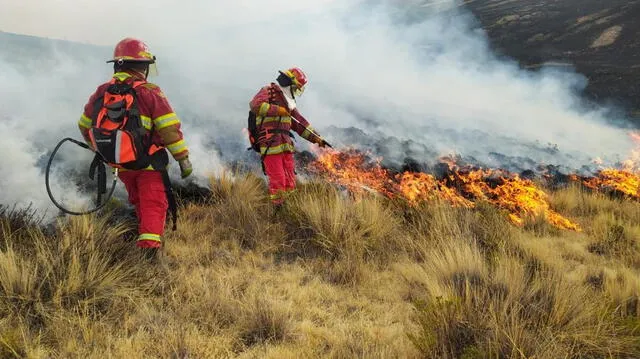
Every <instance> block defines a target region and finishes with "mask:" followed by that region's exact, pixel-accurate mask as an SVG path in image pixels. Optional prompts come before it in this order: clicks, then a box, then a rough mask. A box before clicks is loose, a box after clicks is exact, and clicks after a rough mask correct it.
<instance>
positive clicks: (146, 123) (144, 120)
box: [140, 115, 151, 130]
mask: <svg viewBox="0 0 640 359" xmlns="http://www.w3.org/2000/svg"><path fill="white" fill-rule="evenodd" d="M140 120H141V121H142V126H144V128H146V129H147V130H150V129H151V117H148V116H143V115H140Z"/></svg>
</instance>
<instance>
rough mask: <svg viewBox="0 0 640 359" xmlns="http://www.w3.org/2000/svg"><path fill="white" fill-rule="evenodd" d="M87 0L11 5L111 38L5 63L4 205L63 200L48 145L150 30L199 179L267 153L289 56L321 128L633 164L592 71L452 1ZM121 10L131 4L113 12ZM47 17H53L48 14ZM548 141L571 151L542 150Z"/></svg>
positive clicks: (305, 109)
mask: <svg viewBox="0 0 640 359" xmlns="http://www.w3.org/2000/svg"><path fill="white" fill-rule="evenodd" d="M85 3H86V4H85V5H83V7H82V10H79V8H77V6H78V5H77V3H76V2H75V1H71V0H67V1H55V2H53V1H41V2H39V3H38V4H37V5H36V4H34V5H33V6H31V5H29V4H23V3H20V5H19V7H20V8H19V9H18V8H17V7H16V4H17V2H10V1H8V0H0V5H1V6H2V8H3V14H4V15H0V23H2V24H3V26H6V27H5V28H4V29H5V30H11V28H10V26H12V21H13V20H12V19H16V18H18V17H19V16H18V15H20V16H22V19H23V20H26V19H30V20H32V21H23V22H21V23H14V24H13V26H14V28H15V29H16V31H22V32H27V33H38V34H41V35H46V36H50V37H58V38H68V39H73V40H78V41H83V42H90V43H95V44H100V45H107V46H106V47H100V48H98V47H96V48H94V49H89V48H87V49H86V50H83V51H85V52H83V53H82V55H78V54H77V53H72V52H73V51H72V50H69V49H66V48H65V50H64V51H62V50H58V51H51V56H52V58H53V59H54V60H55V61H48V62H47V63H48V64H49V65H48V67H47V68H41V67H40V66H41V65H40V60H41V59H37V58H25V59H22V60H21V61H24V60H26V61H29V62H30V64H27V65H25V64H24V63H22V64H17V63H13V62H11V63H9V62H7V63H0V65H1V67H0V106H1V107H0V108H1V110H2V113H5V114H8V118H7V119H6V120H4V121H5V123H4V125H3V127H4V128H3V130H4V131H3V132H4V133H8V134H9V136H11V137H12V139H13V141H16V142H17V143H11V142H5V143H3V146H5V147H8V146H11V148H12V151H18V152H19V155H16V156H9V155H7V156H5V157H4V158H3V159H2V161H0V165H1V166H0V169H1V170H2V172H3V173H5V174H6V173H21V175H11V176H7V175H3V181H2V182H0V183H1V184H2V187H1V190H2V191H3V193H8V194H10V195H4V196H3V198H2V203H4V204H8V203H13V202H15V201H24V200H26V199H29V200H31V201H34V202H37V203H38V206H39V207H41V208H49V207H50V205H49V203H48V200H47V198H46V197H45V194H44V185H43V183H44V181H43V179H42V176H43V175H42V173H41V172H42V171H41V169H40V168H41V166H42V163H41V162H42V158H38V156H41V155H42V153H44V152H46V151H47V150H50V149H52V148H53V146H54V145H55V143H56V142H57V140H59V139H60V138H62V137H66V136H71V137H75V138H78V137H79V134H78V132H77V128H76V121H77V118H78V116H79V115H80V113H81V111H82V106H83V105H84V103H85V102H86V100H87V98H88V96H89V95H90V94H91V92H92V91H93V90H94V89H95V87H97V86H98V85H99V84H100V83H101V82H103V81H106V80H107V79H108V76H109V74H110V68H109V65H107V64H105V63H104V60H106V59H107V58H108V57H109V56H110V51H111V48H112V46H113V45H114V44H115V43H116V42H117V41H118V40H120V39H121V38H123V37H125V36H134V37H139V38H141V39H143V40H145V41H146V42H147V43H148V45H149V46H150V47H151V50H152V51H153V52H154V53H155V54H156V55H157V56H158V66H159V72H160V74H159V76H158V77H157V78H151V79H150V80H151V81H153V82H155V83H157V84H158V85H160V86H161V88H162V89H163V90H164V92H165V94H166V95H167V97H168V98H169V99H170V101H171V104H172V105H173V106H174V107H175V109H176V112H177V113H178V114H179V115H180V116H181V118H182V120H183V130H184V132H185V135H186V139H187V141H188V143H189V145H190V147H191V151H192V156H191V159H192V162H193V164H194V169H195V176H194V177H195V180H196V181H197V182H198V183H200V184H205V183H206V182H207V176H209V175H215V174H216V173H218V171H219V170H220V169H221V168H222V166H223V165H224V164H225V163H228V162H229V161H234V160H239V161H247V162H250V163H253V164H255V163H257V158H256V156H255V154H254V153H252V152H248V151H246V150H245V149H246V147H247V145H248V143H247V141H246V137H245V135H244V133H243V132H242V128H243V127H245V125H246V115H247V111H248V102H249V100H250V99H251V97H252V96H253V95H254V94H255V93H256V92H257V90H258V89H259V88H260V87H261V86H263V85H265V84H267V83H268V82H270V81H274V79H275V77H276V76H277V70H279V69H283V68H287V67H290V66H300V67H301V68H303V69H304V70H305V71H306V72H307V75H308V76H309V79H310V83H309V86H308V88H307V91H306V92H305V94H304V96H303V97H301V98H300V99H299V101H298V107H299V109H300V110H301V112H302V113H303V114H304V115H305V117H306V118H307V119H309V120H310V122H311V123H312V125H313V126H314V127H315V128H317V129H318V131H319V132H320V133H327V132H325V131H326V130H327V129H328V126H329V125H332V126H337V127H349V126H355V127H358V128H361V129H364V130H365V132H368V133H372V134H374V133H382V134H384V135H392V136H395V137H397V138H398V139H400V140H403V139H411V140H414V141H416V142H419V143H422V144H425V145H428V146H429V147H431V148H433V149H434V150H435V151H436V152H438V153H442V154H445V153H447V152H451V151H453V152H458V153H462V154H473V155H474V156H478V157H480V158H482V157H483V156H487V154H488V153H489V152H491V151H495V152H500V153H505V154H509V155H514V156H527V157H528V158H531V159H532V160H534V161H538V162H548V163H558V164H563V165H566V166H569V167H572V168H579V167H580V166H582V165H584V164H588V163H589V161H590V160H591V159H592V158H595V157H600V158H602V159H604V160H609V161H616V160H619V159H624V158H625V156H626V155H627V154H628V153H629V151H630V150H631V149H632V148H633V143H632V141H631V140H630V139H629V138H628V137H627V134H626V130H625V129H621V128H616V127H613V126H611V125H608V124H607V121H609V120H616V119H615V118H611V117H610V116H611V115H610V113H612V112H609V111H608V110H607V109H604V108H603V109H592V110H587V109H586V108H585V107H584V106H583V105H582V104H581V102H580V100H579V96H578V92H579V91H580V90H581V89H582V88H584V85H585V79H584V78H583V77H582V76H580V75H578V74H573V73H570V72H566V71H565V72H558V71H543V72H538V73H531V72H526V71H524V70H521V69H520V68H518V66H517V64H516V63H515V62H505V61H503V60H499V59H497V58H496V57H494V55H493V54H492V53H491V51H490V49H489V47H488V43H487V39H486V35H485V34H484V33H483V32H482V31H479V30H478V29H477V28H475V27H474V24H473V22H472V18H471V17H470V16H469V14H466V13H464V12H461V10H462V9H463V7H462V6H461V3H459V2H456V1H453V0H451V1H398V0H396V1H393V0H388V1H382V0H381V1H357V0H341V1H332V0H325V1H317V0H316V1H313V2H311V1H309V2H304V1H294V0H278V1H261V0H253V1H250V0H244V1H233V2H232V1H222V0H209V1H204V0H193V1H191V2H190V3H189V7H187V6H185V5H184V3H183V2H177V1H170V0H161V1H158V0H155V1H146V0H143V1H137V2H125V1H111V2H110V3H109V9H106V10H105V9H104V4H105V3H104V2H98V1H95V2H91V1H87V2H85ZM114 9H121V10H122V11H121V10H117V13H118V16H109V14H112V12H113V11H116V10H114ZM8 14H9V15H8ZM55 14H64V15H65V16H62V17H57V16H54V15H55ZM7 16H8V17H7ZM5 17H7V18H5ZM45 17H46V18H47V19H48V20H49V21H39V19H44V18H45ZM58 19H60V20H58ZM63 19H64V21H62V20H63ZM26 24H30V26H32V27H31V28H26V27H25V26H26ZM98 24H99V25H98ZM6 48H7V47H0V55H4V56H2V57H3V58H9V57H13V56H14V55H13V54H11V55H10V56H7V54H3V53H2V52H3V51H5V49H6ZM54 50H55V49H54ZM11 51H13V50H11ZM74 51H75V50H74ZM78 51H80V50H78ZM88 54H91V55H88ZM52 123H54V124H55V125H51V124H52ZM43 128H45V130H43ZM328 140H329V141H331V138H328ZM298 144H299V145H300V148H302V149H304V148H306V146H307V144H305V143H304V141H303V140H298ZM346 144H347V143H342V145H346ZM546 144H555V145H557V146H558V149H559V153H557V154H550V153H549V152H546V151H538V150H535V149H534V147H535V146H538V147H539V148H542V147H544V146H545V145H546ZM398 151H400V149H398ZM45 160H46V159H45ZM89 160H90V156H89V157H88V158H72V156H71V155H67V156H66V157H65V162H64V163H65V165H64V166H63V167H61V168H64V169H66V170H68V171H85V170H86V169H85V167H86V166H87V165H88V161H89ZM174 167H176V166H174ZM176 175H177V170H176V169H174V170H173V172H172V176H173V177H174V178H175V177H176ZM56 180H57V186H58V189H59V190H60V191H62V192H64V193H76V192H77V191H76V189H75V187H74V186H75V185H74V184H72V183H69V181H68V180H67V178H57V179H56ZM178 180H179V179H178ZM27 186H28V187H29V188H28V189H25V187H27ZM48 206H49V207H48Z"/></svg>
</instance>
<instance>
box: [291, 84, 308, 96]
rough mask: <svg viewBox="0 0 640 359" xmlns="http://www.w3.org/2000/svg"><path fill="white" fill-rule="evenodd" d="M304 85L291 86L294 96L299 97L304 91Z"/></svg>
mask: <svg viewBox="0 0 640 359" xmlns="http://www.w3.org/2000/svg"><path fill="white" fill-rule="evenodd" d="M304 88H305V87H304V86H302V87H300V88H298V87H297V86H293V85H292V86H291V91H292V92H293V96H294V97H300V96H302V94H303V93H304Z"/></svg>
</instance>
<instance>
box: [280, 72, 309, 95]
mask: <svg viewBox="0 0 640 359" xmlns="http://www.w3.org/2000/svg"><path fill="white" fill-rule="evenodd" d="M280 73H281V74H284V75H286V76H287V77H289V78H290V79H291V83H292V85H293V87H294V92H295V95H296V96H300V95H302V93H303V92H304V87H305V85H306V84H307V81H308V80H307V75H305V73H304V72H303V71H302V70H301V69H300V68H298V67H292V68H290V69H288V70H285V71H280Z"/></svg>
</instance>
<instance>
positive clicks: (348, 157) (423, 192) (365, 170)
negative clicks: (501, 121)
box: [311, 150, 580, 231]
mask: <svg viewBox="0 0 640 359" xmlns="http://www.w3.org/2000/svg"><path fill="white" fill-rule="evenodd" d="M443 162H444V161H443ZM445 163H448V165H449V169H450V174H449V175H448V176H446V177H445V178H443V179H436V178H435V177H434V176H432V175H430V174H427V173H423V172H403V173H399V174H396V175H392V174H390V173H389V172H388V171H387V170H385V169H383V168H382V167H381V166H380V163H379V161H376V162H375V163H369V162H368V161H367V160H366V156H365V155H364V154H363V153H360V152H358V151H355V150H347V151H345V152H337V151H334V150H328V151H323V152H322V153H321V154H320V155H319V157H318V159H317V160H316V161H315V162H314V163H313V164H312V166H311V168H312V170H314V171H315V172H317V173H318V174H321V175H323V176H324V177H325V178H327V179H328V180H329V181H331V182H334V183H337V184H339V185H341V186H344V187H346V188H348V189H349V190H350V191H354V192H360V191H362V189H365V188H368V189H372V190H375V191H376V192H378V193H381V194H383V195H385V196H387V197H390V198H392V197H399V198H403V199H405V200H406V201H407V202H408V203H409V204H411V205H417V204H419V203H421V202H425V201H433V200H444V201H447V202H449V203H451V204H452V205H453V206H459V207H466V208H473V207H474V205H475V202H477V201H488V202H490V203H492V204H494V205H495V206H497V207H499V208H502V209H504V210H506V211H508V212H509V219H510V220H511V221H512V222H513V223H514V224H516V225H522V224H523V223H524V220H525V218H526V217H528V216H539V215H542V216H544V217H545V218H546V219H547V220H548V221H549V222H550V223H551V224H553V225H554V226H557V227H559V228H563V229H570V230H575V231H579V230H580V228H579V226H578V225H577V224H576V223H573V222H572V221H570V220H568V219H567V218H564V217H562V216H561V215H560V214H558V213H556V212H554V211H553V210H552V209H551V208H550V206H549V203H548V201H547V196H546V194H545V193H544V192H543V191H542V190H540V189H539V188H537V187H536V186H535V184H534V183H533V182H532V181H529V180H526V179H522V178H520V177H518V176H517V175H512V174H510V173H507V172H504V171H499V170H486V169H482V170H467V169H460V168H457V167H456V164H455V162H454V161H453V160H452V159H450V158H449V159H448V161H446V162H445Z"/></svg>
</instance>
